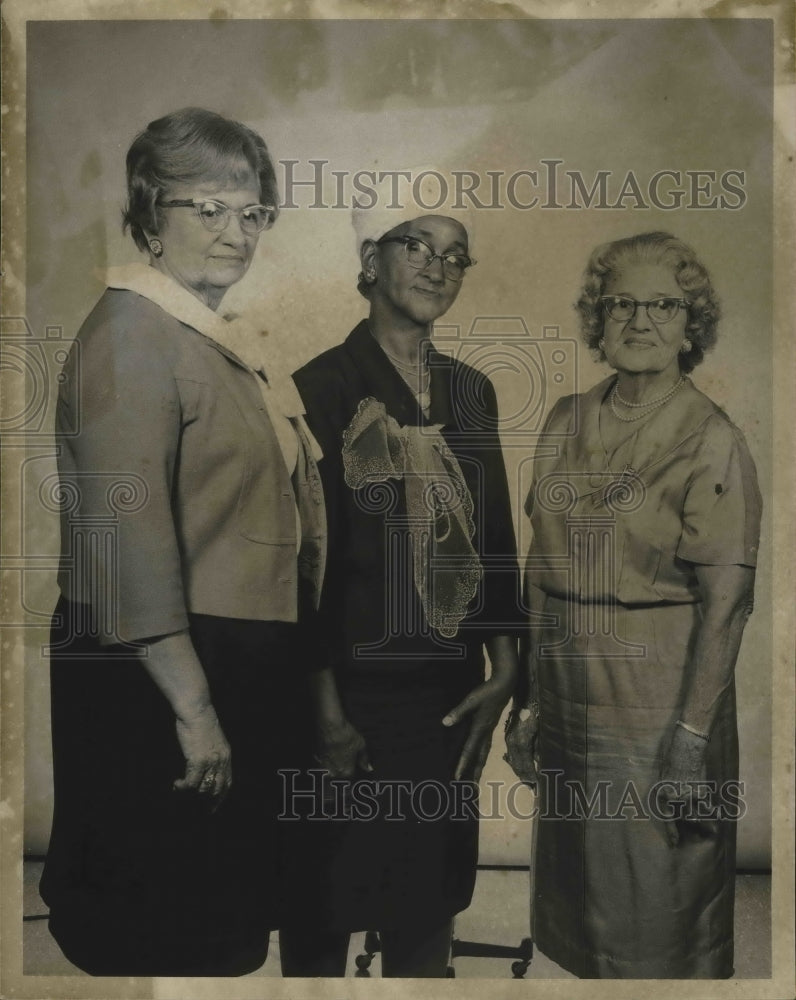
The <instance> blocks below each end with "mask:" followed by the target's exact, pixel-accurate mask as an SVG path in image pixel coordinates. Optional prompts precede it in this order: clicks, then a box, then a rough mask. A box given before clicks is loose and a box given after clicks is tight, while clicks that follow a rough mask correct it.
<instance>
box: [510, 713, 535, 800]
mask: <svg viewBox="0 0 796 1000" xmlns="http://www.w3.org/2000/svg"><path fill="white" fill-rule="evenodd" d="M538 737H539V707H538V705H533V706H526V707H524V708H515V709H512V711H511V712H510V713H509V717H508V721H507V723H506V754H505V756H504V758H503V759H504V760H505V761H507V762H508V765H509V767H510V768H511V769H512V771H513V772H514V773H515V774H516V775H517V777H518V778H519V779H520V781H524V782H525V783H526V784H528V785H531V786H532V787H533V788H535V787H536V784H537V782H538V780H539V775H538V773H537V769H536V742H537V739H538Z"/></svg>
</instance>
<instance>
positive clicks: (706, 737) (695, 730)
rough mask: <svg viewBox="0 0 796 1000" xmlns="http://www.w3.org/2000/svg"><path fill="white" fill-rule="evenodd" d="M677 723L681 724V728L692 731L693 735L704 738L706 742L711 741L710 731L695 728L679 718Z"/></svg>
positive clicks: (688, 731) (677, 724)
mask: <svg viewBox="0 0 796 1000" xmlns="http://www.w3.org/2000/svg"><path fill="white" fill-rule="evenodd" d="M675 725H676V726H679V727H680V728H681V729H685V731H686V732H687V733H691V735H692V736H698V737H699V738H700V739H701V740H704V741H705V742H706V743H710V736H709V735H708V733H703V732H700V731H699V730H698V729H694V727H693V726H689V725H688V723H687V722H683V720H682V719H678V720H677V722H676V723H675Z"/></svg>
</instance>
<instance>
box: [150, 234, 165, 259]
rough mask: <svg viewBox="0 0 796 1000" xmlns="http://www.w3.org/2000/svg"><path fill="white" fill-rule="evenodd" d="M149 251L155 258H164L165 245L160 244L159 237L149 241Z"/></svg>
mask: <svg viewBox="0 0 796 1000" xmlns="http://www.w3.org/2000/svg"><path fill="white" fill-rule="evenodd" d="M149 251H150V253H151V254H152V256H153V257H162V256H163V244H162V243H161V242H160V240H159V239H157V237H154V236H153V237H152V239H151V240H150V241H149Z"/></svg>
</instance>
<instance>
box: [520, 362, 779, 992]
mask: <svg viewBox="0 0 796 1000" xmlns="http://www.w3.org/2000/svg"><path fill="white" fill-rule="evenodd" d="M613 383H614V377H611V378H609V379H607V380H605V381H603V382H601V383H600V384H599V385H597V386H596V387H595V388H593V389H592V390H590V391H589V392H587V393H585V394H583V395H580V396H570V397H567V398H565V399H562V400H561V401H560V402H559V403H558V404H556V406H555V407H554V409H553V411H552V412H551V414H550V416H549V417H548V420H547V424H546V426H545V431H544V434H543V436H542V438H541V440H540V443H539V445H538V448H537V453H536V461H535V467H534V481H533V485H532V488H531V492H530V495H529V497H528V503H527V507H526V510H527V512H528V513H529V515H530V517H531V522H532V527H533V541H532V544H531V551H530V553H529V558H528V566H527V570H526V582H527V583H528V584H530V585H532V586H534V587H537V588H539V589H540V590H541V591H542V592H543V596H544V600H543V602H542V607H543V612H544V616H545V617H544V620H537V621H535V622H534V623H533V624H534V626H535V627H534V628H533V629H532V641H533V642H534V644H535V645H536V651H537V654H538V656H537V661H538V665H539V666H538V694H539V702H540V736H539V754H540V764H541V774H540V785H539V790H540V802H539V805H540V820H539V827H538V835H537V850H536V864H535V877H534V889H533V895H532V931H533V936H534V940H535V941H536V943H537V944H538V946H539V948H540V949H541V950H542V951H543V952H544V953H545V954H546V955H548V956H549V957H550V958H552V959H554V960H555V961H556V962H558V963H559V964H560V965H562V966H563V967H564V968H566V969H568V970H569V971H570V972H573V973H574V974H576V975H578V976H581V977H584V978H601V977H617V978H618V977H622V978H726V977H729V976H731V975H732V972H733V900H734V876H735V831H736V828H735V822H734V821H733V820H734V819H736V820H737V818H738V817H739V802H738V787H737V784H736V782H737V778H738V740H737V726H736V710H735V691H734V686H732V685H731V686H730V687H729V688H728V689H727V691H726V692H725V693H724V695H723V697H722V702H721V706H720V710H719V712H718V716H717V719H716V722H715V725H714V726H713V728H712V730H711V739H710V743H709V744H708V751H707V764H706V774H705V776H704V777H705V779H706V781H708V782H711V783H713V785H712V789H713V792H712V793H711V794H713V798H712V805H713V807H714V809H715V807H716V806H720V807H721V809H720V812H721V815H722V816H723V817H724V818H722V819H721V820H720V821H719V822H718V823H716V824H715V825H713V826H710V825H709V824H700V823H689V824H684V825H682V826H681V841H680V844H679V846H678V847H676V848H671V847H669V846H668V844H667V841H666V839H665V836H664V827H663V821H662V817H663V816H664V815H665V811H663V810H662V807H661V806H660V800H657V799H656V798H655V795H654V792H653V793H651V791H650V790H651V789H652V788H653V786H654V784H655V782H656V781H657V779H658V768H659V765H660V761H661V755H662V753H663V751H664V750H665V746H666V740H667V739H669V738H670V737H671V732H672V727H673V726H674V724H675V722H676V720H677V719H678V718H679V717H680V713H681V706H682V703H683V697H684V691H685V685H686V684H687V681H688V677H689V672H690V671H692V670H694V669H695V667H696V665H695V664H694V662H693V658H692V651H693V648H694V643H695V639H696V636H697V633H698V630H699V625H700V621H701V596H700V591H699V587H698V584H697V578H696V572H695V566H696V565H698V564H708V565H731V564H739V565H745V566H754V565H755V564H756V559H757V545H758V535H759V523H760V494H759V491H758V486H757V478H756V473H755V467H754V463H753V461H752V459H751V457H750V454H749V451H748V449H747V446H746V443H745V441H744V438H743V436H742V434H741V432H740V431H739V430H738V428H736V427H735V426H734V425H733V424H732V423H731V421H730V420H729V419H728V418H727V416H726V414H724V412H723V411H722V410H720V409H719V408H718V407H717V406H715V405H714V404H713V403H712V402H711V401H710V400H709V399H708V398H707V397H706V396H705V395H703V394H702V393H701V392H699V391H698V390H697V389H695V388H694V386H693V385H692V383H691V382H690V380H686V383H685V385H684V386H683V387H682V388H681V389H680V391H679V392H678V393H677V394H676V395H675V396H674V398H673V399H672V400H670V401H669V402H668V403H667V404H666V405H665V406H663V407H661V408H660V409H659V410H658V411H657V412H656V413H654V414H652V415H651V416H650V417H649V419H648V420H645V421H644V423H643V425H642V426H639V427H638V429H637V430H636V432H635V433H633V434H631V436H630V437H629V439H628V440H626V441H625V442H624V443H623V444H622V445H621V446H620V447H619V448H618V449H617V450H616V451H615V452H614V453H608V452H607V451H606V449H605V448H604V446H603V440H602V437H601V433H600V406H601V403H602V402H603V400H604V399H605V397H606V394H607V393H608V392H609V391H610V390H611V388H612V386H613ZM708 787H710V786H706V789H707V788H708ZM706 794H707V791H706Z"/></svg>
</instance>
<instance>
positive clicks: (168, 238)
mask: <svg viewBox="0 0 796 1000" xmlns="http://www.w3.org/2000/svg"><path fill="white" fill-rule="evenodd" d="M204 198H212V199H213V200H214V201H220V202H223V203H224V204H225V205H228V206H229V207H230V208H231V209H235V210H237V209H241V208H246V207H247V206H248V205H257V204H259V202H260V187H259V184H258V183H257V179H256V177H255V175H254V174H253V173H252V172H251V171H249V172H248V176H246V175H244V176H243V177H241V176H240V175H239V176H238V177H237V178H236V179H235V180H234V181H230V182H227V183H224V182H223V181H213V180H211V181H206V182H198V183H197V182H193V183H189V184H174V185H172V186H171V187H170V188H169V189H168V191H167V192H166V193H165V194H164V195H163V197H162V201H164V202H165V201H178V200H183V199H186V200H187V199H196V200H202V199H204ZM162 211H163V214H164V217H165V223H164V224H163V226H162V227H161V231H160V232H159V233H158V234H157V235H158V239H159V240H160V241H161V243H162V244H163V255H162V256H161V257H157V258H153V265H154V266H155V267H156V268H157V269H158V270H159V271H163V272H164V273H165V274H169V275H170V276H171V277H172V278H174V280H175V281H177V282H179V284H181V285H183V287H185V288H187V289H188V291H190V292H192V293H193V294H194V295H195V296H196V297H197V298H198V299H200V300H201V301H202V302H204V303H205V305H207V306H210V308H211V309H215V308H216V307H217V306H218V304H219V302H220V301H221V299H222V297H223V295H224V293H225V292H226V290H227V289H228V288H229V287H230V285H234V284H235V282H236V281H240V279H241V278H242V277H243V275H244V274H245V273H246V271H247V270H248V269H249V264H251V260H252V256H253V254H254V250H255V248H256V246H257V241H258V239H259V238H260V234H259V233H254V234H247V233H244V232H243V230H242V229H241V228H240V219H239V218H238V216H237V215H235V214H234V212H233V213H232V214H230V217H229V222H228V223H227V226H226V228H225V229H223V230H222V231H221V232H219V233H214V232H210V231H209V230H207V229H205V227H204V226H203V225H202V223H201V222H200V220H199V217H198V216H197V214H196V211H195V210H194V209H193V208H191V207H185V208H183V207H172V208H164V209H162Z"/></svg>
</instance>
